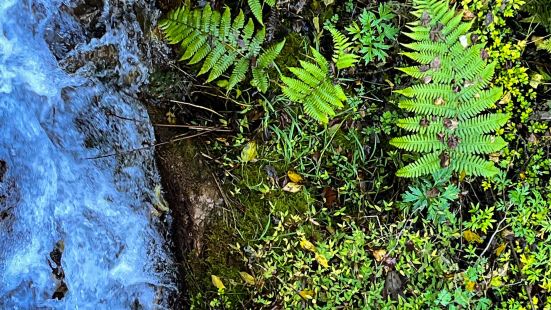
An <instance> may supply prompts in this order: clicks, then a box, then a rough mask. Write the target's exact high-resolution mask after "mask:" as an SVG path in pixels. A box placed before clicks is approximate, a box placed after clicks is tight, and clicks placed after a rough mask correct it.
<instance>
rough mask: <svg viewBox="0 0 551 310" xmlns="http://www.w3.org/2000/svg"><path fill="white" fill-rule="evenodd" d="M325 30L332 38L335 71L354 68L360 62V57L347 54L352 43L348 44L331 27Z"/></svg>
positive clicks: (344, 38) (346, 39) (347, 41)
mask: <svg viewBox="0 0 551 310" xmlns="http://www.w3.org/2000/svg"><path fill="white" fill-rule="evenodd" d="M325 29H327V30H328V31H329V33H331V37H332V38H333V48H334V52H333V62H334V63H335V65H336V66H337V69H339V70H342V69H346V68H350V67H352V66H354V65H355V64H356V63H357V62H358V61H359V60H360V56H358V55H356V54H353V53H350V52H349V49H350V47H351V46H352V42H349V39H348V38H347V37H346V36H345V35H344V34H343V33H341V32H340V31H338V30H337V29H335V27H333V26H326V27H325Z"/></svg>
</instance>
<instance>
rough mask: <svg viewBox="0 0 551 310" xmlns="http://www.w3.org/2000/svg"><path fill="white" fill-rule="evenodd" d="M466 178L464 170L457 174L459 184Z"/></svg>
mask: <svg viewBox="0 0 551 310" xmlns="http://www.w3.org/2000/svg"><path fill="white" fill-rule="evenodd" d="M466 176H467V173H466V172H465V170H461V173H459V182H463V180H465V177H466Z"/></svg>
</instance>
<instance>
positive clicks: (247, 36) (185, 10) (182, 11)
mask: <svg viewBox="0 0 551 310" xmlns="http://www.w3.org/2000/svg"><path fill="white" fill-rule="evenodd" d="M190 7H191V6H190V4H189V3H186V4H184V5H183V6H182V7H180V8H178V9H176V10H174V11H172V12H170V13H169V14H168V17H167V18H166V19H165V20H163V21H162V22H161V23H160V24H159V26H160V28H161V29H162V30H163V32H164V33H165V35H166V38H167V40H168V42H169V43H170V44H180V45H181V47H182V49H183V54H182V57H181V58H180V60H187V61H188V63H189V64H191V65H193V64H198V63H201V62H202V63H203V65H202V66H201V69H200V70H199V73H198V75H202V74H206V73H209V76H208V78H207V82H211V81H214V80H216V79H218V78H219V77H220V76H221V75H222V74H224V73H226V71H228V70H229V69H230V67H232V66H233V70H232V71H231V74H230V76H229V79H228V80H227V81H226V82H227V83H225V84H226V88H227V89H228V90H230V89H232V88H234V87H235V86H236V85H237V84H238V83H240V82H242V81H243V80H244V79H245V78H246V76H247V72H248V71H249V70H252V76H253V78H252V80H251V84H252V85H253V86H255V87H256V88H258V90H260V91H261V92H266V91H267V90H268V86H269V76H268V73H267V70H266V69H267V68H268V67H269V66H270V65H272V63H273V61H274V60H275V58H276V57H277V56H278V55H279V53H280V52H281V50H282V49H283V46H284V44H285V41H282V42H280V43H278V44H276V45H274V46H272V47H271V48H268V49H266V50H265V51H263V50H262V44H263V43H264V40H265V36H266V32H265V29H264V28H262V29H260V30H258V31H256V32H255V27H254V22H253V21H252V20H251V19H248V20H247V22H246V23H245V16H244V15H243V12H242V11H240V12H239V14H238V16H237V17H236V18H235V19H234V20H233V21H232V17H231V12H230V9H229V8H228V7H226V9H225V10H224V12H223V13H219V12H218V11H213V10H212V9H211V7H210V6H209V5H207V6H205V7H204V8H203V9H193V10H192V9H191V8H190Z"/></svg>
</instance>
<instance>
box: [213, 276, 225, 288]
mask: <svg viewBox="0 0 551 310" xmlns="http://www.w3.org/2000/svg"><path fill="white" fill-rule="evenodd" d="M210 278H211V280H212V284H213V285H214V286H215V287H216V288H217V289H219V290H223V289H225V288H226V286H225V285H224V283H223V282H222V280H220V278H219V277H217V276H215V275H211V276H210Z"/></svg>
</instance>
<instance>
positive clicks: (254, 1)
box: [247, 0, 264, 25]
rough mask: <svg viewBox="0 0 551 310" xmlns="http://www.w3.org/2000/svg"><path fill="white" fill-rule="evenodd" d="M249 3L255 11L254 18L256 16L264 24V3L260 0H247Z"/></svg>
mask: <svg viewBox="0 0 551 310" xmlns="http://www.w3.org/2000/svg"><path fill="white" fill-rule="evenodd" d="M247 3H248V4H249V8H250V9H251V12H252V13H253V15H254V18H256V20H257V21H258V22H259V23H260V24H261V25H264V22H263V21H262V4H261V3H260V0H247Z"/></svg>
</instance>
